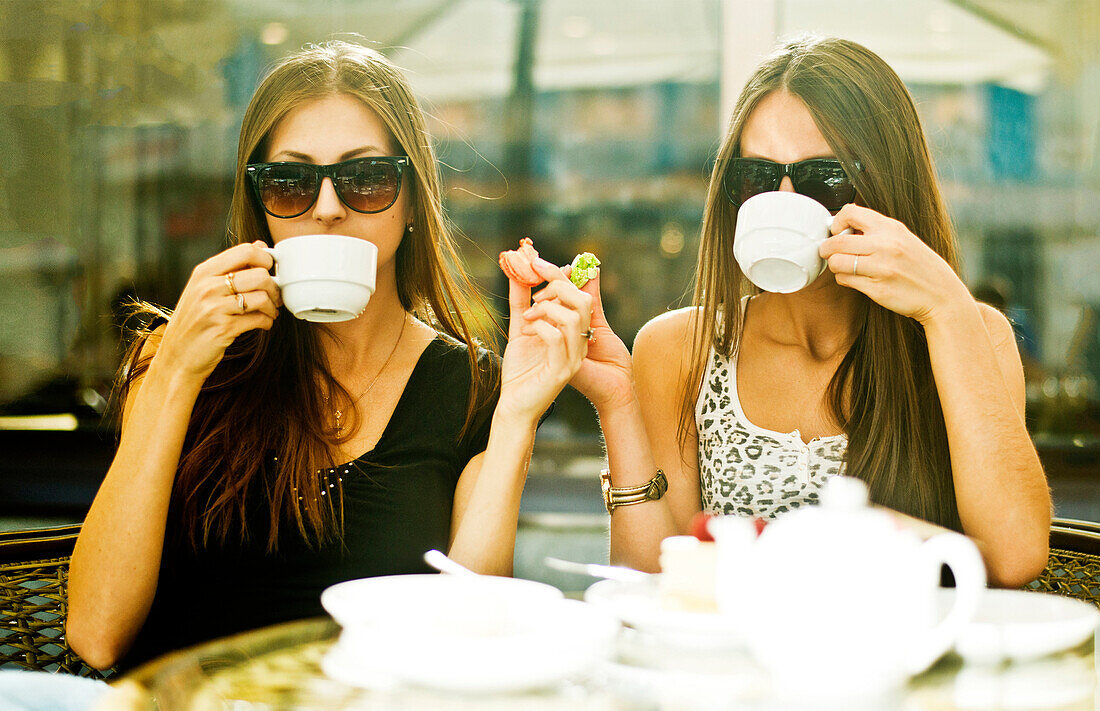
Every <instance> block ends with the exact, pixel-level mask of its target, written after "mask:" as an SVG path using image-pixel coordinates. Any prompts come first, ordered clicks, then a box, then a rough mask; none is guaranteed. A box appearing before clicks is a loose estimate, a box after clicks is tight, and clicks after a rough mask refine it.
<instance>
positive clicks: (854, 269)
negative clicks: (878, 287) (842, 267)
mask: <svg viewBox="0 0 1100 711" xmlns="http://www.w3.org/2000/svg"><path fill="white" fill-rule="evenodd" d="M852 274H859V255H858V254H857V255H856V258H855V259H853V260H852Z"/></svg>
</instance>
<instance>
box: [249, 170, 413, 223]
mask: <svg viewBox="0 0 1100 711" xmlns="http://www.w3.org/2000/svg"><path fill="white" fill-rule="evenodd" d="M408 165H409V159H408V158H407V157H405V156H374V157H370V158H352V159H351V160H346V161H343V162H341V163H333V164H332V165H314V164H312V163H250V164H249V165H248V166H247V167H246V168H245V170H246V171H247V172H248V177H249V178H251V179H252V187H253V188H254V189H255V192H256V198H257V199H259V201H260V205H262V206H263V208H264V211H265V212H267V214H269V215H271V216H273V217H282V218H288V217H298V216H299V215H302V214H304V213H305V212H306V211H307V210H309V208H311V207H312V206H313V203H315V202H317V195H318V194H320V192H321V182H322V181H323V180H324V179H325V178H331V179H332V184H333V185H334V186H335V187H336V195H337V196H339V198H340V202H342V203H344V204H345V205H347V206H348V207H349V208H351V209H352V210H355V211H356V212H364V213H368V214H370V213H374V212H382V211H383V210H388V209H389V208H390V207H391V206H392V205H393V204H394V203H395V202H397V196H398V194H399V193H400V192H401V174H402V171H403V170H404V169H405V168H406V167H408Z"/></svg>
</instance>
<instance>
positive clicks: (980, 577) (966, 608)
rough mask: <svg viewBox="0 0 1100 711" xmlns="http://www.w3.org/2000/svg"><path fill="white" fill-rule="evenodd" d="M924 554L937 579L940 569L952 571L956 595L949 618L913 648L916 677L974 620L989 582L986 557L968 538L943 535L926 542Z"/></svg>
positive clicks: (911, 661)
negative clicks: (983, 556) (944, 567)
mask: <svg viewBox="0 0 1100 711" xmlns="http://www.w3.org/2000/svg"><path fill="white" fill-rule="evenodd" d="M921 552H922V553H923V554H924V555H925V556H926V557H927V561H928V564H929V565H933V566H935V570H936V575H937V576H938V575H939V571H940V566H942V565H946V566H947V567H949V568H951V574H952V575H953V576H954V577H955V595H954V601H953V602H952V605H951V609H950V610H949V611H948V613H947V616H946V617H944V618H943V620H942V621H940V623H939V624H938V625H936V626H935V627H933V628H932V629H930V630H928V632H927V633H926V634H925V635H924V638H923V639H920V640H918V641H917V642H916V643H915V644H914V645H913V646H912V654H911V655H910V657H909V660H908V661H909V663H910V670H911V671H912V672H913V673H919V672H922V671H924V670H925V669H927V668H928V667H929V666H930V665H931V664H932V663H933V662H935V661H936V660H937V659H939V658H940V657H941V656H943V654H944V653H945V652H947V650H948V649H950V648H951V645H952V644H954V642H955V640H956V639H957V638H958V635H959V631H960V630H961V629H962V627H963V625H966V624H968V623H969V622H970V621H971V620H973V619H974V615H975V613H977V611H978V603H979V602H980V601H981V597H982V591H983V590H985V582H986V580H985V563H984V562H982V556H981V554H980V553H979V552H978V547H977V546H975V545H974V542H973V541H971V540H970V539H969V538H967V537H966V536H962V535H959V534H958V533H941V534H939V535H938V536H933V537H932V538H930V539H928V540H927V541H925V542H924V544H923V545H922V546H921Z"/></svg>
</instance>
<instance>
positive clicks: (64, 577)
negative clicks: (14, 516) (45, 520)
mask: <svg viewBox="0 0 1100 711" xmlns="http://www.w3.org/2000/svg"><path fill="white" fill-rule="evenodd" d="M78 533H80V525H79V524H76V525H70V526H56V527H53V528H38V529H32V530H25V531H7V532H0V669H8V668H11V669H31V670H36V671H51V672H53V671H56V672H66V673H69V674H76V675H78V676H89V677H94V678H103V676H104V675H103V674H100V673H99V672H98V671H96V670H94V669H92V668H91V667H89V666H88V665H86V664H85V663H84V662H83V661H81V659H80V658H79V657H78V656H76V654H75V653H74V652H73V651H72V650H70V649H69V646H68V645H67V644H66V643H65V610H66V600H65V593H66V585H67V583H68V579H69V558H70V556H72V552H73V546H74V545H75V543H76V536H77V534H78Z"/></svg>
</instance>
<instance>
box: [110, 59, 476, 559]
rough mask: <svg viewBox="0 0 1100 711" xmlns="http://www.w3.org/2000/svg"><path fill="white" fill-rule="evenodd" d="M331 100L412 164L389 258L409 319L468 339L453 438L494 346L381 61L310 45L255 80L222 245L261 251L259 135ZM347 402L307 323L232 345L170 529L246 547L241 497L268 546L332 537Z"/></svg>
mask: <svg viewBox="0 0 1100 711" xmlns="http://www.w3.org/2000/svg"><path fill="white" fill-rule="evenodd" d="M336 94H346V95H349V96H353V97H355V98H357V99H359V100H360V101H362V102H363V103H364V104H365V105H366V106H367V107H368V108H370V109H371V110H373V111H374V112H375V113H376V114H377V115H378V116H379V118H381V120H382V122H383V123H384V124H385V126H386V127H387V128H388V129H389V132H390V134H391V136H392V138H393V140H394V143H395V145H396V146H397V147H398V148H399V150H400V151H402V152H403V154H404V155H406V156H408V158H409V162H410V164H411V167H412V170H410V171H407V172H406V176H407V177H406V178H405V181H406V182H405V187H406V188H407V189H408V190H409V194H410V196H411V200H410V204H411V206H412V211H413V215H412V224H413V226H414V228H413V231H412V232H411V233H407V234H405V235H404V237H403V239H402V241H401V244H400V246H399V247H398V250H397V255H396V268H397V287H398V296H399V298H400V301H401V305H402V306H403V307H404V308H405V310H406V311H407V312H410V313H412V314H414V315H415V316H417V317H418V318H420V319H421V320H422V321H424V322H426V323H429V324H431V325H432V326H433V327H434V328H436V329H437V330H438V331H441V332H443V333H445V334H448V335H450V336H452V337H454V338H456V339H458V340H460V341H462V342H463V343H465V344H466V345H467V347H468V350H469V367H470V376H471V380H472V386H471V390H470V396H469V399H468V402H467V411H466V422H465V426H464V430H465V429H466V428H468V427H469V426H470V424H471V422H472V421H473V418H474V416H475V414H476V413H477V412H478V411H479V410H480V409H481V408H482V407H484V406H485V404H486V402H487V397H488V394H489V391H490V389H491V386H490V383H489V380H490V376H489V374H488V373H487V372H486V371H485V369H484V366H479V360H478V354H477V351H478V344H479V343H489V342H490V341H491V338H492V334H491V333H490V332H489V331H488V328H487V327H486V326H485V325H482V324H484V320H483V319H480V318H478V315H479V314H485V313H490V312H489V309H488V307H487V306H486V304H485V301H484V299H483V298H482V296H481V295H480V293H479V292H478V290H477V289H476V288H475V287H474V285H473V284H472V283H471V282H470V280H469V279H468V278H467V276H466V275H465V272H464V271H463V269H462V268H461V261H460V259H459V256H458V254H457V250H456V249H455V244H454V240H453V238H452V236H451V232H450V228H449V225H448V223H447V221H446V219H445V218H444V214H443V205H442V199H441V194H440V183H439V174H438V164H437V163H436V158H435V152H434V149H433V146H432V140H431V137H430V136H429V134H428V131H427V128H426V125H425V121H424V114H423V112H422V110H421V108H420V105H419V103H418V102H417V100H416V98H415V97H414V96H413V94H412V91H411V90H410V88H409V86H408V83H407V81H406V80H405V77H404V76H403V75H402V73H401V71H400V70H399V69H397V68H396V67H395V66H394V65H393V64H392V63H391V62H390V61H389V60H388V59H386V58H385V57H384V56H383V55H382V54H380V53H378V52H376V51H374V50H371V49H368V48H365V47H361V46H359V45H355V44H351V43H347V42H341V41H332V42H327V43H324V44H321V45H312V46H309V47H306V48H305V49H303V50H301V51H299V52H297V53H295V54H293V55H291V56H289V57H287V58H285V59H283V60H282V61H281V62H279V63H278V64H277V65H276V66H275V67H274V68H273V69H272V70H271V71H270V72H269V73H268V74H267V76H266V77H265V78H264V79H263V80H262V81H261V82H260V85H259V87H258V88H257V89H256V92H255V94H254V95H253V97H252V101H251V102H250V103H249V105H248V109H247V110H246V111H245V114H244V119H243V122H242V125H241V135H240V142H239V144H238V149H237V167H236V176H235V180H234V185H233V199H232V203H231V206H230V214H229V237H228V242H229V244H240V243H248V242H253V241H255V240H263V241H265V242H267V243H268V244H271V243H272V240H271V235H270V234H269V233H268V229H267V224H266V221H265V218H264V213H263V211H262V209H261V208H260V207H259V205H258V204H257V203H256V201H255V199H254V197H253V195H252V193H251V192H250V190H249V185H248V184H247V176H246V173H245V167H246V166H247V165H248V164H249V163H250V162H254V161H262V160H264V159H265V157H266V155H265V154H266V149H267V142H268V140H269V137H270V135H271V133H272V131H273V130H274V128H275V127H276V126H277V125H278V124H279V122H280V121H281V120H282V118H283V117H284V116H286V115H287V113H288V112H290V111H291V110H292V109H294V108H295V107H297V106H300V105H302V104H303V103H306V102H309V101H312V100H315V99H319V98H323V97H327V96H332V95H336ZM146 310H147V311H153V312H155V310H154V309H150V308H147V309H146ZM159 313H161V314H162V315H164V314H165V312H159ZM147 335H148V334H146V336H147ZM144 340H145V339H139V340H138V342H137V343H136V344H135V347H134V349H133V350H132V352H131V357H130V359H128V362H131V363H133V359H134V357H135V356H136V354H137V353H138V352H139V350H140V348H141V345H142V343H143V341H144ZM147 367H148V361H147V359H142V360H141V361H139V362H136V363H133V367H129V368H127V369H126V372H125V373H124V376H123V377H122V378H121V387H120V389H119V390H120V396H119V401H120V402H121V401H124V400H125V393H126V390H127V389H128V388H129V386H130V385H131V384H132V383H133V382H134V380H135V378H137V377H138V376H140V375H141V374H142V373H143V372H144V371H145V370H146V369H147ZM326 398H327V399H328V400H330V401H331V405H330V404H328V403H326ZM351 400H352V398H351V396H350V394H349V393H348V392H347V391H346V390H345V389H344V388H343V387H342V386H341V385H340V383H339V382H338V381H337V380H336V379H335V378H334V377H333V375H332V373H331V371H330V370H329V367H328V364H327V363H326V362H325V359H324V356H323V352H322V350H321V348H320V343H319V336H318V333H317V330H316V328H315V327H314V326H311V325H310V324H307V323H305V322H303V321H299V320H298V319H293V318H280V319H276V321H275V325H274V326H273V327H272V329H271V330H270V331H260V330H255V331H249V332H247V333H245V334H242V335H241V336H240V337H238V338H237V339H236V340H235V341H234V343H233V344H232V345H231V346H230V347H229V348H228V349H227V350H226V352H225V356H224V357H223V358H222V360H221V362H220V363H219V364H218V366H217V367H216V368H215V369H214V371H213V373H211V375H210V377H209V378H208V379H207V380H206V383H205V384H204V386H203V388H202V392H201V394H200V395H199V398H198V400H197V401H196V403H195V407H194V410H193V412H192V416H191V421H190V423H189V425H188V431H187V437H186V440H185V443H184V448H183V454H182V456H181V458H180V462H179V468H178V470H177V472H176V479H175V485H174V489H173V493H172V506H173V522H174V523H175V524H176V525H177V526H178V527H179V530H180V532H181V534H182V535H183V536H184V537H186V538H187V539H188V540H189V541H190V543H191V544H192V545H194V546H196V547H197V546H198V545H199V544H200V542H201V544H203V545H206V544H207V543H209V542H210V541H211V540H215V541H218V542H224V541H226V539H227V538H228V537H229V536H230V534H231V533H234V532H236V533H239V536H240V538H241V540H247V539H248V538H249V530H248V526H247V525H246V520H245V519H246V515H251V514H253V513H254V509H249V507H248V506H246V500H251V499H252V497H256V496H259V497H260V499H259V500H261V501H262V502H263V506H262V508H263V509H267V510H268V513H269V514H270V516H269V520H270V526H269V528H268V530H267V532H266V534H267V535H266V538H267V544H266V545H267V549H268V550H274V549H275V548H276V547H277V544H278V540H279V523H280V520H282V519H289V520H293V521H295V522H296V523H297V527H298V530H299V532H300V533H301V535H302V536H303V538H304V539H305V540H306V541H307V542H309V543H310V544H316V543H320V542H323V541H326V540H331V539H333V538H335V537H338V536H339V533H340V531H341V530H342V524H343V511H342V502H343V495H342V488H341V487H340V483H339V479H337V480H336V481H334V482H329V481H328V480H327V478H326V477H325V476H324V474H323V473H322V470H324V469H325V468H327V467H331V466H334V465H335V464H337V463H338V462H333V461H331V459H332V456H331V452H332V447H331V445H332V444H333V443H338V442H340V441H343V440H345V439H347V438H349V437H351V436H352V435H353V434H354V431H355V429H356V428H357V427H358V424H359V423H358V422H356V421H354V419H353V420H351V421H350V422H349V425H350V426H349V427H347V428H346V434H344V435H343V436H341V435H340V433H339V432H337V431H336V429H335V427H334V426H333V425H332V424H330V423H331V418H330V416H329V413H330V411H331V410H332V409H333V408H339V409H342V410H343V411H345V412H348V411H351V412H354V410H355V409H354V408H353V407H351V405H352V402H351ZM271 457H277V460H272V459H271ZM265 460H269V461H266V462H265ZM274 462H277V465H274V466H273V471H274V477H273V478H269V477H264V476H262V472H263V471H264V469H265V464H267V465H273V464H274ZM327 483H333V484H335V487H333V488H331V489H329V488H328V487H327V486H324V489H325V490H326V491H327V492H328V493H329V494H335V496H332V495H328V496H320V497H313V496H301V497H299V496H298V495H297V492H317V491H321V490H322V486H323V485H325V484H327ZM250 491H251V492H252V493H251V495H250ZM261 512H262V511H261Z"/></svg>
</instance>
